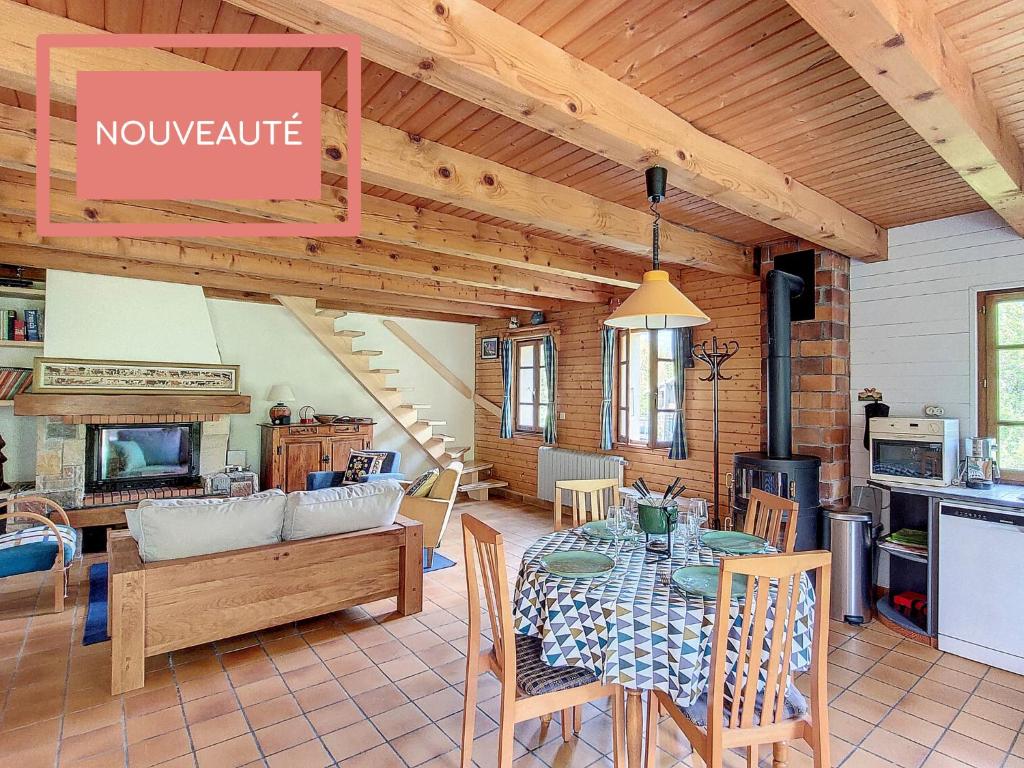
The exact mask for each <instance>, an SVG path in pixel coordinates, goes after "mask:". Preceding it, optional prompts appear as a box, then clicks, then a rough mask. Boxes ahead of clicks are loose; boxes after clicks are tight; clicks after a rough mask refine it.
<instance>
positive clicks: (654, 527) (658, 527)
mask: <svg viewBox="0 0 1024 768" xmlns="http://www.w3.org/2000/svg"><path fill="white" fill-rule="evenodd" d="M636 509H637V517H638V519H639V522H640V530H642V531H643V532H644V533H646V534H648V535H649V536H665V535H666V534H668V532H669V531H670V530H672V531H674V530H675V529H676V526H677V524H678V522H679V509H678V507H677V506H676V504H675V503H674V502H673V503H672V504H669V505H668V506H667V507H657V506H654V505H651V504H637V505H636Z"/></svg>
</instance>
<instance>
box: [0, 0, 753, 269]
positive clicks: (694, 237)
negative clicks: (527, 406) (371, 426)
mask: <svg viewBox="0 0 1024 768" xmlns="http://www.w3.org/2000/svg"><path fill="white" fill-rule="evenodd" d="M0 12H2V15H3V18H4V25H3V26H0V42H3V43H4V54H5V55H4V57H3V58H0V86H6V87H10V88H14V89H17V90H21V91H25V92H28V93H35V76H34V72H35V40H36V37H37V36H38V35H39V34H43V33H64V34H90V33H91V34H96V33H102V32H103V31H102V30H98V29H95V28H93V27H89V26H86V25H84V24H79V23H77V22H74V21H71V20H69V19H65V18H61V17H58V16H55V15H52V14H48V13H45V12H43V11H39V10H36V9H35V8H31V7H29V6H27V5H22V4H20V3H17V2H14V0H0ZM321 31H322V30H321ZM52 59H53V60H52V64H51V73H50V81H51V82H50V85H51V97H52V98H53V99H56V100H57V101H61V102H64V103H68V104H73V103H75V87H76V76H77V73H78V72H79V71H81V70H126V69H129V70H143V71H145V70H163V71H167V70H170V71H204V70H210V69H212V67H209V66H208V65H205V64H202V63H199V62H196V61H193V60H192V59H188V58H185V57H182V56H176V55H175V54H173V53H169V52H167V51H162V50H156V49H149V50H147V49H119V50H117V51H115V52H111V51H109V50H107V49H100V48H95V49H89V50H85V51H82V50H79V49H64V50H63V51H61V52H60V54H59V55H57V54H55V55H54V56H53V57H52ZM321 123H322V138H323V142H324V148H325V151H324V153H323V154H322V156H321V160H322V168H323V170H325V171H327V172H330V173H334V174H338V175H345V173H346V172H347V167H348V166H347V154H346V151H345V149H346V147H347V137H348V133H347V126H346V115H345V113H344V112H342V111H340V110H337V109H333V108H331V107H326V106H325V107H322V109H321ZM361 136H362V158H361V169H362V175H363V179H364V180H365V181H366V182H367V183H370V184H378V185H381V186H384V187H388V188H389V189H395V190H398V191H401V192H406V193H408V194H414V195H417V196H420V197H427V198H430V199H433V200H439V201H442V202H445V203H450V204H452V205H457V206H460V207H462V208H467V209H470V210H473V211H477V212H479V213H485V214H488V215H491V216H496V217H500V218H503V219H507V220H509V221H514V222H517V223H520V224H525V225H529V226H536V227H540V228H543V229H547V230H550V231H552V232H556V233H558V234H562V235H568V236H571V237H574V238H577V239H580V240H584V241H586V242H591V243H596V244H598V245H604V246H609V247H614V248H619V249H621V250H624V251H627V252H629V253H633V254H636V255H643V256H646V255H647V254H648V253H649V251H650V229H651V216H650V215H649V214H648V213H646V212H644V211H639V210H636V209H634V208H628V207H626V206H623V205H618V204H616V203H611V202H609V201H607V200H602V199H600V198H597V197H594V196H592V195H588V194H586V193H585V192H581V191H580V190H577V189H574V188H572V187H567V186H563V185H561V184H556V183H554V182H550V181H547V180H546V179H542V178H539V177H536V176H531V175H530V174H527V173H523V172H521V171H517V170H515V169H512V168H508V167H506V166H503V165H500V164H498V163H493V162H490V161H488V160H485V159H483V158H480V157H476V156H474V155H471V154H468V153H466V152H461V151H459V150H456V149H452V148H450V147H445V146H443V145H441V144H437V143H434V142H431V141H426V140H424V139H421V138H420V137H418V136H409V135H408V134H406V133H404V132H403V131H400V130H397V129H394V128H389V127H387V126H384V125H381V124H379V123H375V122H373V121H371V120H365V119H364V120H362V121H361ZM661 235H662V258H663V260H664V261H665V262H667V263H678V264H683V265H687V266H693V267H698V268H700V269H707V270H711V271H714V272H720V273H723V274H731V275H741V276H744V277H747V278H750V279H755V278H756V277H757V275H756V274H755V271H754V264H753V255H752V251H751V249H750V248H748V247H746V246H742V245H739V244H737V243H733V242H730V241H728V240H724V239H722V238H718V237H715V236H713V235H709V234H706V233H703V232H697V231H695V230H692V229H688V228H686V227H683V226H679V225H676V224H672V223H670V222H663V224H662V228H661Z"/></svg>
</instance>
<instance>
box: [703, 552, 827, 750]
mask: <svg viewBox="0 0 1024 768" xmlns="http://www.w3.org/2000/svg"><path fill="white" fill-rule="evenodd" d="M805 571H811V572H813V573H814V578H815V584H816V585H817V595H816V596H817V599H816V602H815V606H814V626H813V632H814V634H813V641H812V643H813V646H812V650H811V669H810V674H811V690H810V706H811V713H812V717H813V718H818V717H819V716H820V717H821V718H827V714H826V713H825V711H826V708H827V706H828V692H827V690H826V665H827V661H828V612H829V599H830V585H831V578H832V577H831V571H832V555H831V553H830V552H824V551H812V552H798V553H795V554H779V555H754V556H749V557H725V558H722V560H721V561H720V565H719V573H720V579H719V584H718V602H717V608H716V615H718V616H728V615H729V605H730V600H731V586H732V584H733V578H734V577H739V578H740V579H745V581H746V592H745V595H744V597H743V598H741V603H740V615H741V624H740V630H739V649H738V650H739V657H738V659H737V660H736V680H735V687H734V688H733V693H732V701H731V702H730V704H729V706H728V707H726V704H725V684H726V674H727V673H728V672H729V671H730V670H729V669H727V663H728V656H729V653H728V644H729V634H730V627H729V623H730V622H727V621H716V622H715V628H714V630H713V634H712V639H711V672H710V679H709V681H708V729H707V734H708V739H709V740H710V741H711V742H712V743H714V742H716V741H718V743H719V744H720V743H721V742H720V741H719V740H720V739H721V738H722V736H723V733H724V732H730V731H734V730H736V729H750V728H754V727H755V719H754V718H755V711H756V708H757V707H756V703H757V702H758V681H759V679H760V675H761V673H762V671H764V672H765V673H766V680H767V682H766V684H765V686H764V688H763V702H761V703H760V706H761V712H760V718H759V721H758V723H757V727H758V729H763V728H770V727H771V726H773V725H776V724H778V723H780V722H781V721H783V720H786V719H787V717H786V713H785V706H784V702H785V698H786V690H787V688H788V685H789V681H790V662H791V659H792V653H793V632H794V627H795V624H796V614H797V608H798V605H799V602H800V597H801V594H802V591H803V586H802V583H801V575H802V574H803V573H804V572H805ZM755 595H756V601H755ZM769 608H772V609H773V610H772V611H771V615H773V616H774V620H773V622H772V624H771V628H770V629H767V628H766V625H767V617H768V616H769V615H770V614H769ZM765 649H767V654H765ZM718 712H724V713H725V718H724V720H723V718H722V717H720V716H717V715H716V714H715V713H718ZM732 741H737V740H735V739H734V740H732ZM713 751H714V752H717V753H718V754H721V750H718V749H713Z"/></svg>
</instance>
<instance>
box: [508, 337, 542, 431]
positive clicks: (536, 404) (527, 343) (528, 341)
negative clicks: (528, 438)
mask: <svg viewBox="0 0 1024 768" xmlns="http://www.w3.org/2000/svg"><path fill="white" fill-rule="evenodd" d="M523 347H533V362H534V364H533V365H532V366H531V367H530V368H529V369H524V368H523V367H522V365H521V364H520V360H521V359H522V355H521V350H522V348H523ZM543 348H544V338H543V337H542V336H531V337H529V338H525V339H513V341H512V376H513V381H512V393H513V397H514V401H513V402H514V406H515V410H514V413H513V415H512V430H513V432H514V433H515V434H519V435H540V434H543V433H544V425H543V424H542V423H541V420H540V408H541V405H545V403H541V401H540V382H541V376H543V375H544V370H545V368H546V367H547V365H549V364H550V361H548V360H545V361H544V364H543V365H541V362H540V360H541V353H542V351H543ZM523 370H532V371H533V374H532V375H533V393H534V398H533V402H532V403H521V402H520V401H519V379H520V376H521V375H522V371H523ZM524 405H526V406H532V410H533V426H532V427H531V426H525V425H523V424H521V423H520V422H519V409H520V408H521V407H522V406H524Z"/></svg>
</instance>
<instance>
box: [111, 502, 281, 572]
mask: <svg viewBox="0 0 1024 768" xmlns="http://www.w3.org/2000/svg"><path fill="white" fill-rule="evenodd" d="M284 510H285V494H284V492H283V491H280V490H278V489H277V488H274V489H271V490H269V491H263V492H262V493H256V494H253V495H252V496H243V497H241V498H230V499H191V498H180V499H143V500H142V501H140V502H139V506H138V509H129V510H126V511H125V517H127V519H128V530H129V531H130V532H131V534H132V537H133V538H134V539H135V541H137V542H138V544H139V556H140V557H141V558H142V560H143V562H146V563H152V562H157V561H159V560H176V559H178V558H180V557H193V556H195V555H209V554H212V553H214V552H227V551H229V550H232V549H245V548H246V547H260V546H264V545H266V544H277V543H279V542H280V541H281V526H282V525H283V523H284Z"/></svg>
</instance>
